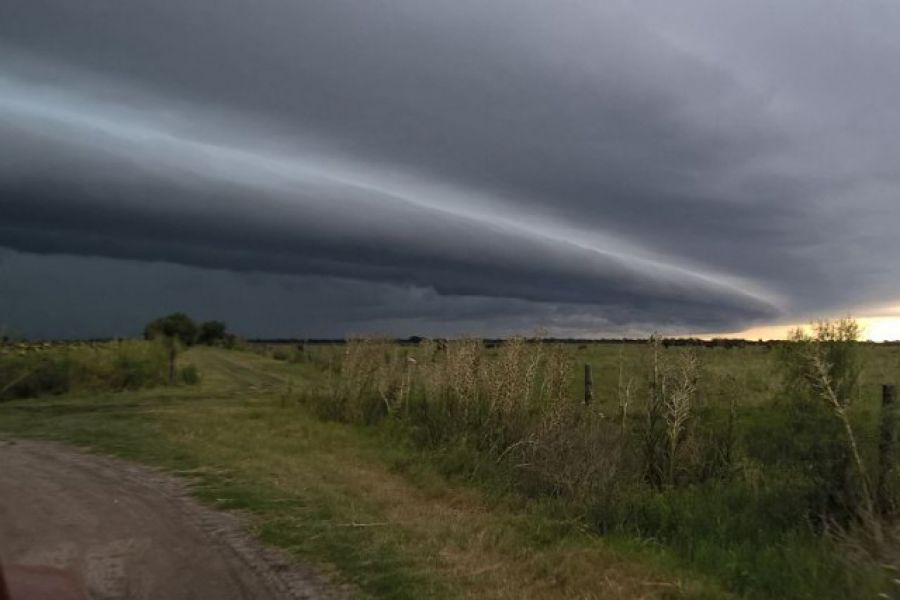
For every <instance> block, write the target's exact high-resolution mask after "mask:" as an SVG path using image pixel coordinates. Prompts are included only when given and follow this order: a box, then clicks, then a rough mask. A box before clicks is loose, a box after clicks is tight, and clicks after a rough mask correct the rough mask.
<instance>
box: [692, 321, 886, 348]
mask: <svg viewBox="0 0 900 600" xmlns="http://www.w3.org/2000/svg"><path fill="white" fill-rule="evenodd" d="M855 319H856V321H857V322H858V323H859V325H860V327H861V328H862V336H861V337H862V339H864V340H868V341H871V342H885V341H893V340H900V315H874V316H868V317H855ZM809 325H810V323H808V322H807V323H788V324H781V325H760V326H757V327H751V328H749V329H745V330H743V331H736V332H731V333H704V334H699V335H698V336H697V337H700V338H701V339H711V338H740V339H745V340H784V339H787V337H788V334H789V333H790V332H791V331H792V330H794V329H796V328H797V327H803V328H805V329H808V328H809Z"/></svg>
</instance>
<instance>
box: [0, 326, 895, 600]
mask: <svg viewBox="0 0 900 600" xmlns="http://www.w3.org/2000/svg"><path fill="white" fill-rule="evenodd" d="M134 344H137V345H141V344H143V343H142V342H141V343H139V342H134ZM798 347H799V345H793V346H790V345H778V346H773V347H768V346H756V345H751V346H747V347H741V348H690V347H674V346H673V347H665V346H664V345H663V344H661V343H660V344H657V345H654V344H650V343H643V344H627V345H612V344H603V345H600V344H596V345H595V344H583V345H577V344H552V343H526V342H525V341H524V340H511V341H508V342H507V343H503V344H499V345H491V347H487V346H486V345H484V344H483V343H481V342H479V341H476V340H458V341H450V342H432V341H427V340H426V341H423V342H421V343H419V344H417V345H398V344H395V343H393V342H388V341H381V340H377V339H361V340H355V341H351V342H349V343H348V344H346V345H333V346H314V345H309V344H307V345H305V346H301V347H298V346H297V345H293V344H291V345H287V344H286V345H253V346H247V347H243V348H242V349H239V350H224V349H218V348H193V349H191V350H189V351H188V352H186V353H185V354H184V355H183V356H182V357H181V358H180V359H179V367H180V368H181V369H184V368H186V367H193V368H194V369H195V370H196V372H197V373H199V382H198V383H196V384H195V385H185V384H184V383H180V384H179V385H176V386H165V385H157V386H152V385H150V386H142V387H141V388H140V389H127V388H123V389H124V391H115V392H113V391H109V390H98V389H97V388H94V389H87V388H78V387H77V386H76V387H75V388H73V389H72V391H70V392H67V393H59V394H58V393H56V392H57V391H58V390H51V391H49V392H47V393H45V394H43V395H40V396H39V397H38V398H31V399H20V400H8V401H5V402H3V403H2V404H0V430H2V431H4V432H5V435H7V436H19V437H22V436H28V437H38V438H49V439H54V440H60V441H66V442H70V443H74V444H78V445H81V446H87V447H89V448H91V449H93V450H94V451H97V452H105V453H112V454H115V455H118V456H121V457H124V458H129V459H132V460H137V461H141V462H145V463H149V464H153V465H158V466H162V467H164V468H166V469H168V470H170V471H173V472H175V473H179V474H181V475H182V476H184V477H188V478H189V479H190V480H191V481H192V482H193V485H194V488H193V489H194V492H195V493H196V494H197V495H198V497H199V498H200V499H201V500H203V501H204V502H207V503H209V504H211V505H213V506H215V507H218V508H222V509H239V510H242V511H247V512H249V513H250V515H251V516H252V523H253V528H254V531H255V532H256V534H257V535H259V536H260V537H261V538H262V539H263V540H264V541H265V542H267V543H271V544H274V545H277V546H281V547H283V548H285V549H286V550H287V551H288V552H289V553H290V554H291V555H293V556H294V557H295V558H296V559H298V560H301V561H303V562H304V563H311V564H314V565H316V566H317V568H318V569H319V570H320V571H321V572H323V573H325V574H327V575H328V576H329V577H331V578H332V579H333V580H334V581H335V582H341V583H349V584H351V585H352V586H353V589H355V590H357V592H358V593H359V594H362V595H366V596H371V597H388V598H421V597H494V598H521V597H544V598H568V597H596V598H610V597H621V598H637V597H710V598H719V597H729V596H733V597H747V598H771V597H780V598H808V597H816V598H846V597H860V598H863V597H872V596H874V595H876V594H877V593H886V594H889V593H891V592H892V589H891V585H892V584H891V583H890V581H891V579H892V576H891V574H892V572H893V571H892V569H893V566H892V564H893V563H892V562H891V561H893V560H895V557H896V552H897V546H896V543H897V542H896V539H895V537H894V534H893V533H892V529H891V526H890V525H889V519H887V518H886V517H884V516H883V515H888V514H892V511H893V499H894V497H895V496H894V490H895V483H896V482H894V480H893V476H894V475H893V473H891V472H887V473H886V476H885V477H884V478H882V477H881V475H880V474H881V473H882V472H883V471H884V470H883V469H882V462H883V454H881V455H880V452H882V453H883V452H884V451H885V450H883V449H882V450H880V448H883V445H882V444H880V440H881V437H880V436H881V428H882V427H883V426H884V422H885V419H884V415H885V412H884V411H883V409H882V406H881V402H882V387H881V386H882V384H884V383H890V382H894V381H897V380H898V379H900V348H898V347H894V346H889V345H865V344H855V343H851V344H843V345H840V344H839V345H838V346H834V348H837V347H840V348H845V349H846V348H849V349H851V350H852V353H853V357H852V361H855V362H856V364H858V365H860V366H861V367H862V369H861V370H860V376H859V379H858V382H855V383H854V384H853V385H852V386H851V387H852V389H850V388H848V393H850V394H851V397H848V399H847V411H846V412H847V414H848V422H849V423H850V424H851V426H852V432H853V435H854V439H855V441H856V443H857V445H858V448H859V453H860V455H861V460H862V463H863V464H862V467H863V470H862V471H861V472H858V471H857V469H856V468H857V463H855V462H854V460H853V454H852V452H851V447H850V446H849V445H848V444H847V438H846V436H845V430H844V429H843V425H842V422H841V420H840V419H839V418H838V417H837V416H836V415H835V414H834V413H833V411H832V410H830V409H829V406H828V405H827V404H826V403H825V402H822V401H821V399H820V398H819V397H818V396H817V394H816V391H815V390H814V389H813V390H810V389H805V388H804V387H803V385H802V382H798V381H793V382H791V377H792V375H791V370H790V369H788V368H786V365H790V364H795V366H796V364H797V361H798V360H799V359H798V358H797V357H796V356H793V357H792V356H791V355H790V348H795V349H796V348H798ZM822 347H823V348H824V346H822ZM48 351H55V350H54V349H49V350H48ZM71 351H73V352H74V351H83V349H82V350H77V349H72V350H71ZM14 354H15V355H16V356H18V354H17V353H14ZM585 364H589V365H591V366H592V372H593V398H592V400H591V401H590V402H588V403H586V402H585V398H584V365H585ZM160 368H161V369H162V368H163V366H160ZM654 378H655V379H654ZM887 451H888V452H890V453H893V452H894V450H893V448H888V449H887ZM891 456H893V454H891ZM881 479H884V481H883V482H881V483H882V485H879V481H881ZM864 484H866V485H868V486H869V488H867V487H866V485H864ZM870 488H871V489H870ZM876 488H877V489H876ZM866 490H867V491H866ZM876 492H878V493H876ZM867 494H868V495H867ZM882 497H885V498H887V501H888V502H889V504H890V505H889V506H882V505H881V504H879V505H878V506H877V507H875V506H874V505H873V508H872V511H873V512H867V509H868V504H867V503H868V501H869V500H872V499H876V500H877V499H878V498H882ZM861 515H863V516H864V517H865V518H861ZM875 523H877V526H878V528H879V529H878V537H877V539H875V537H873V532H872V529H873V527H875ZM884 565H887V568H885V566H884Z"/></svg>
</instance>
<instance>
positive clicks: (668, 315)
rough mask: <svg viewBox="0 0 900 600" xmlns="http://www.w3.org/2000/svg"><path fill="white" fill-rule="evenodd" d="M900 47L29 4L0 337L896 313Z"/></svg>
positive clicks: (889, 16)
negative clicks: (228, 324) (881, 309)
mask: <svg viewBox="0 0 900 600" xmlns="http://www.w3.org/2000/svg"><path fill="white" fill-rule="evenodd" d="M896 25H900V8H897V7H895V6H894V5H893V4H891V3H887V2H862V3H855V4H848V3H844V2H837V1H826V2H825V3H822V2H812V1H800V0H791V1H789V2H779V3H774V2H772V3H765V2H763V3H754V4H753V6H752V7H751V6H745V5H744V3H734V4H731V3H722V2H711V1H710V2H706V1H701V0H694V1H692V2H687V3H677V4H672V3H666V2H661V1H659V2H654V1H649V0H648V1H639V2H627V3H625V2H623V3H607V4H604V5H602V6H600V5H597V4H596V3H590V2H578V1H576V2H571V3H565V4H555V5H553V6H550V5H549V4H547V3H540V2H521V1H516V2H513V1H494V2H488V3H484V2H478V3H475V2H459V1H455V2H430V3H421V2H413V1H403V2H400V1H394V2H384V3H360V2H349V1H347V2H344V1H334V2H325V3H323V2H293V3H288V2H280V1H277V0H263V1H259V2H252V3H251V2H247V1H245V0H219V1H217V2H211V1H210V0H188V1H185V0H156V1H155V2H144V3H110V2H105V1H101V0H85V1H84V2H79V3H71V2H67V1H64V0H48V1H45V2H39V3H38V2H30V1H27V0H11V1H8V2H6V3H4V4H3V6H2V7H0V246H2V247H5V248H6V249H7V251H6V252H5V254H3V255H2V256H5V257H6V258H5V259H0V310H2V311H3V312H2V313H0V323H5V324H6V326H7V327H8V328H12V329H15V330H17V331H21V332H23V333H26V334H31V335H41V336H49V337H54V336H56V335H67V336H77V335H111V334H123V333H130V332H133V330H134V328H136V327H137V325H139V323H134V322H136V321H139V320H140V319H143V318H145V317H147V316H153V314H155V313H159V312H163V311H165V310H170V309H172V310H174V309H178V308H182V307H183V308H188V307H190V308H191V309H192V310H195V311H196V312H197V313H198V314H199V315H204V313H210V312H214V313H215V316H217V317H220V318H226V319H228V320H230V321H232V322H234V323H238V324H240V327H241V328H242V330H243V332H244V333H246V334H248V335H286V336H287V335H299V336H304V335H344V334H346V333H351V332H353V331H374V330H381V331H386V332H390V333H396V334H400V335H403V334H412V333H440V334H452V333H462V332H478V333H486V334H493V333H506V332H510V331H515V330H518V331H522V330H528V329H533V328H534V327H537V326H544V327H548V328H550V329H551V331H557V332H565V333H566V334H571V335H602V334H608V333H620V332H636V331H638V332H646V331H648V330H650V329H653V328H663V329H669V330H678V331H690V330H694V331H698V330H704V331H714V330H722V331H725V330H735V329H740V328H742V327H744V326H747V325H751V324H755V323H765V322H771V321H775V320H788V319H798V318H806V317H808V316H811V315H815V314H820V313H823V312H828V311H842V312H845V311H848V310H854V309H857V308H859V307H865V306H871V305H879V304H888V303H892V302H896V300H897V298H898V296H900V277H898V275H900V268H898V266H897V261H895V260H894V254H895V251H894V250H893V247H894V244H893V236H894V230H895V227H896V223H897V222H898V220H900V203H898V202H897V201H896V199H895V195H896V191H897V175H896V169H895V167H894V165H895V164H896V161H897V159H898V158H900V136H898V134H900V108H897V107H900V102H898V101H900V97H898V96H900V83H897V82H900V78H898V77H896V75H897V73H895V72H894V71H896V70H898V69H900V67H898V65H900V43H898V42H897V41H895V38H896V36H895V35H893V32H894V31H895V27H894V26H896ZM38 274H39V275H38ZM103 274H106V275H105V276H104V275H103ZM104 280H106V281H105V282H104ZM47 282H56V283H55V284H54V285H53V286H52V289H55V290H57V292H56V293H53V292H51V291H50V288H48V284H47ZM110 282H118V285H119V288H120V289H121V290H131V292H128V293H126V292H124V291H123V292H122V293H119V294H116V293H103V294H100V293H97V292H96V291H97V290H99V289H106V290H110V289H112V288H111V287H110V286H113V287H114V285H113V284H112V283H110ZM134 290H140V293H139V294H137V293H134V292H133V291H134ZM211 290H215V293H213V292H212V291H211ZM67 298H68V299H67ZM295 307H296V308H297V310H293V309H294V308H295ZM4 315H5V316H4ZM62 315H65V318H63V317H62ZM114 315H118V316H115V317H114ZM204 316H205V315H204ZM62 323H65V325H63V324H62ZM126 323H132V324H131V327H132V330H130V331H122V329H123V328H125V329H127V327H128V325H126ZM50 324H54V325H52V326H51V325H50Z"/></svg>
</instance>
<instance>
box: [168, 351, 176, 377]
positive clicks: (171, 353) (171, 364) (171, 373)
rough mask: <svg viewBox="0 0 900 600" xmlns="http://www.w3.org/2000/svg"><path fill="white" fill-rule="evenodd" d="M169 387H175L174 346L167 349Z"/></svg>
mask: <svg viewBox="0 0 900 600" xmlns="http://www.w3.org/2000/svg"><path fill="white" fill-rule="evenodd" d="M169 385H175V344H174V343H173V344H172V347H171V348H169Z"/></svg>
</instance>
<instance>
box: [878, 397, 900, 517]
mask: <svg viewBox="0 0 900 600" xmlns="http://www.w3.org/2000/svg"><path fill="white" fill-rule="evenodd" d="M896 398H897V390H896V388H895V387H894V386H893V385H883V386H881V439H880V441H879V444H878V490H877V494H878V496H877V499H876V501H877V507H878V511H879V512H880V513H881V514H885V513H887V512H889V511H890V510H891V509H892V508H893V498H892V493H891V492H892V490H891V487H892V482H891V479H892V476H893V473H894V458H895V456H894V455H895V451H894V450H895V448H896V446H897V431H896V422H895V421H896V419H895V418H894V401H895V400H896Z"/></svg>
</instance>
